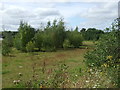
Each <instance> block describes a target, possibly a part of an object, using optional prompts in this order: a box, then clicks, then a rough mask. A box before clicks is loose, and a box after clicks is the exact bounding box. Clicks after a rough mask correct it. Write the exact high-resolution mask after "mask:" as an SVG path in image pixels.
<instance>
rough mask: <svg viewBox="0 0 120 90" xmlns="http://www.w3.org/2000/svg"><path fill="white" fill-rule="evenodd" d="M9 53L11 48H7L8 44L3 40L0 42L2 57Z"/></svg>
mask: <svg viewBox="0 0 120 90" xmlns="http://www.w3.org/2000/svg"><path fill="white" fill-rule="evenodd" d="M10 52H11V47H10V46H9V43H8V42H6V41H5V40H3V41H2V55H4V56H5V55H8V54H9V53H10Z"/></svg>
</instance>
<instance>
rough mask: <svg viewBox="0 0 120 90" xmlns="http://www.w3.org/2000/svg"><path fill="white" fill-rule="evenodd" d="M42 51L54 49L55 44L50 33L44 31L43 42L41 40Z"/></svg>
mask: <svg viewBox="0 0 120 90" xmlns="http://www.w3.org/2000/svg"><path fill="white" fill-rule="evenodd" d="M41 50H42V51H55V50H56V48H55V45H54V42H53V37H52V35H51V34H47V33H44V34H43V42H42V48H41Z"/></svg>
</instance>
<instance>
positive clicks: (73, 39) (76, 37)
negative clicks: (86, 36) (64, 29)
mask: <svg viewBox="0 0 120 90" xmlns="http://www.w3.org/2000/svg"><path fill="white" fill-rule="evenodd" d="M68 39H69V41H70V44H71V45H73V46H74V47H75V48H78V47H79V46H80V45H82V41H83V38H82V35H81V34H80V33H79V32H78V31H71V32H70V33H69V34H68Z"/></svg>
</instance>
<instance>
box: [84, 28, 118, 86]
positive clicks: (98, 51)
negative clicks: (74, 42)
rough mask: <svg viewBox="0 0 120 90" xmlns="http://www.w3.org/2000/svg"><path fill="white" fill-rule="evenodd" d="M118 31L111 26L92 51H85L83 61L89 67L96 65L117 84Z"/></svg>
mask: <svg viewBox="0 0 120 90" xmlns="http://www.w3.org/2000/svg"><path fill="white" fill-rule="evenodd" d="M118 33H120V31H118V30H117V29H115V28H112V31H111V32H109V33H108V34H106V35H103V36H102V37H101V38H100V40H99V41H98V43H97V45H96V48H95V49H94V50H93V51H90V52H88V53H86V55H85V58H86V60H85V62H86V64H87V65H88V66H89V67H93V68H94V67H97V68H100V69H103V71H106V72H107V73H108V77H110V78H111V80H112V82H114V83H115V84H116V86H118V87H120V86H119V82H120V81H119V79H118V75H119V60H120V59H119V54H120V52H119V44H118V42H119V38H118V35H117V34H118Z"/></svg>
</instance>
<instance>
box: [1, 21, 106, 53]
mask: <svg viewBox="0 0 120 90" xmlns="http://www.w3.org/2000/svg"><path fill="white" fill-rule="evenodd" d="M102 34H104V32H103V31H102V30H97V29H95V28H88V29H85V28H83V29H82V30H80V31H79V28H78V27H76V28H75V29H74V30H67V29H66V26H65V22H64V21H63V19H59V21H57V20H54V21H53V22H50V21H48V22H47V25H46V26H45V27H44V28H39V29H37V30H36V29H35V28H33V27H31V25H29V24H28V23H26V22H23V21H21V22H20V25H19V28H18V32H12V31H5V32H3V33H2V36H3V48H2V49H3V51H2V52H3V55H5V54H8V52H9V51H10V47H15V48H16V49H18V50H21V51H23V52H34V51H56V50H57V49H59V48H64V49H67V48H79V46H81V45H82V41H83V40H98V39H99V37H100V36H101V35H102Z"/></svg>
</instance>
